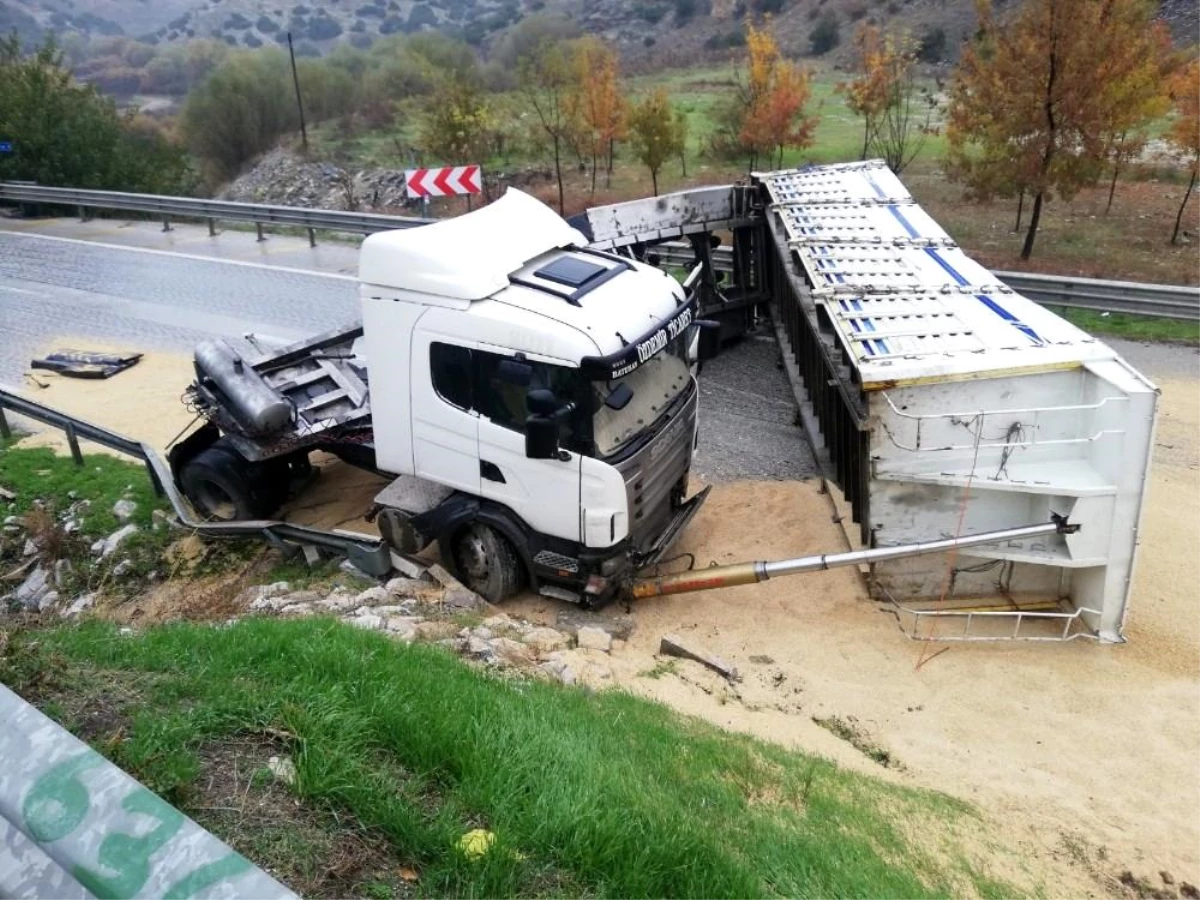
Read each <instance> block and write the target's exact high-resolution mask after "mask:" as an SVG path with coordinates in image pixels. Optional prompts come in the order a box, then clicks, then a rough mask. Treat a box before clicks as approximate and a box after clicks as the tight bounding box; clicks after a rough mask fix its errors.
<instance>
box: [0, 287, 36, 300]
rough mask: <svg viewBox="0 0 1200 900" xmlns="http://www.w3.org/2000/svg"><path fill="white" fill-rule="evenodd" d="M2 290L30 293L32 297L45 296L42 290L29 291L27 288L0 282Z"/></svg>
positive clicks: (0, 289)
mask: <svg viewBox="0 0 1200 900" xmlns="http://www.w3.org/2000/svg"><path fill="white" fill-rule="evenodd" d="M0 291H12V292H13V293H14V294H28V295H29V296H30V297H45V296H46V295H45V294H44V293H42V292H41V291H27V290H25V288H15V287H9V286H8V285H7V284H0Z"/></svg>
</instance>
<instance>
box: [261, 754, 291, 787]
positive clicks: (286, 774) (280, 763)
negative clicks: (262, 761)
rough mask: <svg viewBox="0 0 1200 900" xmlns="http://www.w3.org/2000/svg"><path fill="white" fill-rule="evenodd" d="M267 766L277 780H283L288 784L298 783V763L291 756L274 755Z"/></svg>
mask: <svg viewBox="0 0 1200 900" xmlns="http://www.w3.org/2000/svg"><path fill="white" fill-rule="evenodd" d="M267 768H268V769H270V770H271V774H272V775H274V776H275V780H276V781H282V782H283V783H284V784H288V785H291V784H295V783H296V764H295V763H293V762H292V761H291V759H290V758H289V757H286V756H272V757H271V758H270V759H268V760H267Z"/></svg>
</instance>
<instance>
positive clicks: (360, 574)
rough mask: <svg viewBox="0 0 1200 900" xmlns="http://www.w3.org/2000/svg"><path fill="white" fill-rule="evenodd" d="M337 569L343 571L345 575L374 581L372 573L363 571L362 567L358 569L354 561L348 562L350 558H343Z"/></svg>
mask: <svg viewBox="0 0 1200 900" xmlns="http://www.w3.org/2000/svg"><path fill="white" fill-rule="evenodd" d="M338 569H339V570H340V571H342V572H345V573H346V574H347V575H353V576H354V577H355V578H361V579H362V580H363V581H374V580H375V576H374V575H370V574H368V573H366V572H364V571H363V570H362V569H360V568H359V567H358V566H356V565H355V564H354V563H352V562H350V560H348V559H343V560H342V564H341V565H340V566H338Z"/></svg>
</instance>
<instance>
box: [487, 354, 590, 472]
mask: <svg viewBox="0 0 1200 900" xmlns="http://www.w3.org/2000/svg"><path fill="white" fill-rule="evenodd" d="M474 359H475V365H476V379H475V396H474V401H475V409H476V410H477V411H478V412H479V414H480V415H481V416H484V417H485V418H487V419H489V420H490V421H492V422H494V423H495V424H497V425H500V426H501V427H503V428H509V429H511V430H513V431H516V432H519V433H521V434H524V433H525V419H526V417H527V416H528V415H529V412H528V410H527V409H526V406H525V397H526V395H527V394H528V393H529V392H530V391H534V390H549V391H552V392H553V393H554V396H555V397H556V398H558V401H559V403H561V404H564V405H565V404H567V403H574V404H575V409H574V410H573V411H572V412H571V413H570V414H569V415H567V416H564V417H563V418H562V419H560V431H559V443H560V444H561V445H562V446H563V447H565V448H568V449H572V450H576V451H577V452H581V453H586V452H587V447H588V443H589V441H590V428H589V424H590V421H591V411H590V410H585V409H584V408H583V407H584V405H586V403H587V394H586V390H583V391H581V387H583V388H585V389H586V387H587V385H586V382H584V381H583V380H582V378H581V376H580V374H579V370H578V369H569V368H567V367H566V366H553V365H549V364H547V363H527V365H528V366H529V367H530V369H531V370H532V371H531V375H530V379H529V384H528V385H523V384H516V383H514V381H513V379H512V378H511V377H504V376H502V374H501V371H500V363H501V362H502V361H503V360H506V359H507V360H511V357H505V356H501V355H499V354H496V353H485V352H482V351H477V352H476V353H475V354H474Z"/></svg>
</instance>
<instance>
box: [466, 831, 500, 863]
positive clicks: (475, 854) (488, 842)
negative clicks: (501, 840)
mask: <svg viewBox="0 0 1200 900" xmlns="http://www.w3.org/2000/svg"><path fill="white" fill-rule="evenodd" d="M494 843H496V835H494V834H492V832H490V831H487V830H486V829H483V828H476V829H475V830H474V831H468V832H467V833H466V834H464V835H463V836H462V837H460V838H459V839H458V844H457V847H458V850H459V852H460V853H462V855H463V856H465V857H466V858H467V859H478V858H479V857H481V856H483V855H484V854H485V853H487V852H488V851H489V850H491V849H492V844H494Z"/></svg>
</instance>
